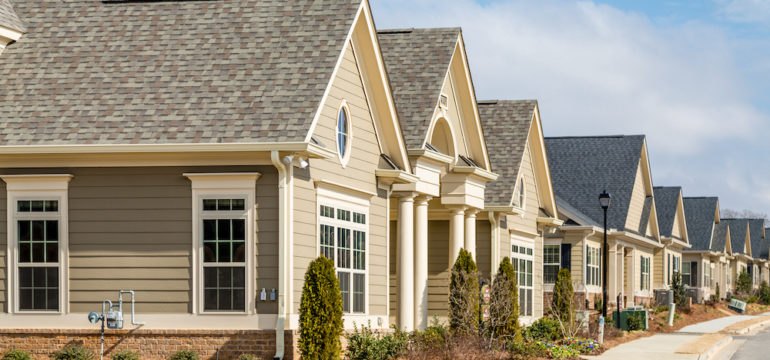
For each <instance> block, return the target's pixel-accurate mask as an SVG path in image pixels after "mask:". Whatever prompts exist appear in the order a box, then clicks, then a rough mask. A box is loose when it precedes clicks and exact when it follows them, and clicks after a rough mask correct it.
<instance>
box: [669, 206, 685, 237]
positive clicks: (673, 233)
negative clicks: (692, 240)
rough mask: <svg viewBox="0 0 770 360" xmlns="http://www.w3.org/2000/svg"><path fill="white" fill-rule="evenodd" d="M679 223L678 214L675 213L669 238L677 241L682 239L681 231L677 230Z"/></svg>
mask: <svg viewBox="0 0 770 360" xmlns="http://www.w3.org/2000/svg"><path fill="white" fill-rule="evenodd" d="M680 221H681V220H680V219H679V213H678V212H677V213H676V214H675V215H674V226H673V227H672V228H671V236H672V237H675V238H678V239H682V238H684V237H683V236H682V231H681V230H680V229H679V222H680Z"/></svg>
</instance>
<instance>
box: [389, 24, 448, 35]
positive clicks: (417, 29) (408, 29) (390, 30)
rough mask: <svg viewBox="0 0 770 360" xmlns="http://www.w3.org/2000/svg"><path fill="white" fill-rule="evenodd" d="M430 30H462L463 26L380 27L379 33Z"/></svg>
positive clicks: (407, 32)
mask: <svg viewBox="0 0 770 360" xmlns="http://www.w3.org/2000/svg"><path fill="white" fill-rule="evenodd" d="M428 31H457V32H460V31H462V27H459V26H445V27H425V28H415V27H409V28H393V29H378V30H377V33H378V34H410V33H413V32H428Z"/></svg>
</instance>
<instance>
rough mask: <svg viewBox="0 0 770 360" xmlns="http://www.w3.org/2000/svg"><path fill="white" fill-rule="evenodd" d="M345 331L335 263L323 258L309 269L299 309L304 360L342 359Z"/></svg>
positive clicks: (311, 264) (300, 344) (301, 349)
mask: <svg viewBox="0 0 770 360" xmlns="http://www.w3.org/2000/svg"><path fill="white" fill-rule="evenodd" d="M342 330H343V324H342V294H341V293H340V284H339V281H338V280H337V274H336V272H335V270H334V261H333V260H329V259H327V258H326V257H324V256H323V255H322V256H320V257H319V258H317V259H315V260H313V262H311V263H310V266H308V268H307V272H306V273H305V284H304V285H303V286H302V298H301V300H300V306H299V350H300V353H301V354H302V359H308V360H327V359H339V358H340V351H341V349H342V344H341V343H340V336H341V335H342Z"/></svg>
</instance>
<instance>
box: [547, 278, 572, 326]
mask: <svg viewBox="0 0 770 360" xmlns="http://www.w3.org/2000/svg"><path fill="white" fill-rule="evenodd" d="M551 311H552V312H553V313H554V315H556V317H557V318H558V319H559V320H561V322H562V323H563V324H565V325H567V324H572V323H574V322H575V321H574V320H575V291H574V290H573V288H572V275H570V273H569V270H567V269H561V270H559V274H558V275H557V276H556V284H554V286H553V299H551Z"/></svg>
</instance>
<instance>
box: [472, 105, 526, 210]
mask: <svg viewBox="0 0 770 360" xmlns="http://www.w3.org/2000/svg"><path fill="white" fill-rule="evenodd" d="M478 105H479V117H480V118H481V127H482V129H483V130H484V138H485V139H486V142H487V152H488V153H489V160H490V162H491V164H492V171H494V172H495V173H497V174H498V175H499V176H498V178H497V180H495V181H492V182H489V183H487V187H486V190H484V196H485V198H486V199H485V202H484V203H485V204H486V205H490V206H510V205H511V201H512V200H513V195H514V189H515V188H516V179H518V177H519V168H520V167H521V166H520V165H521V161H522V158H523V155H524V150H525V149H526V146H527V137H528V135H529V129H530V127H531V126H532V117H533V116H534V114H535V107H536V106H537V100H493V101H479V102H478Z"/></svg>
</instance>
